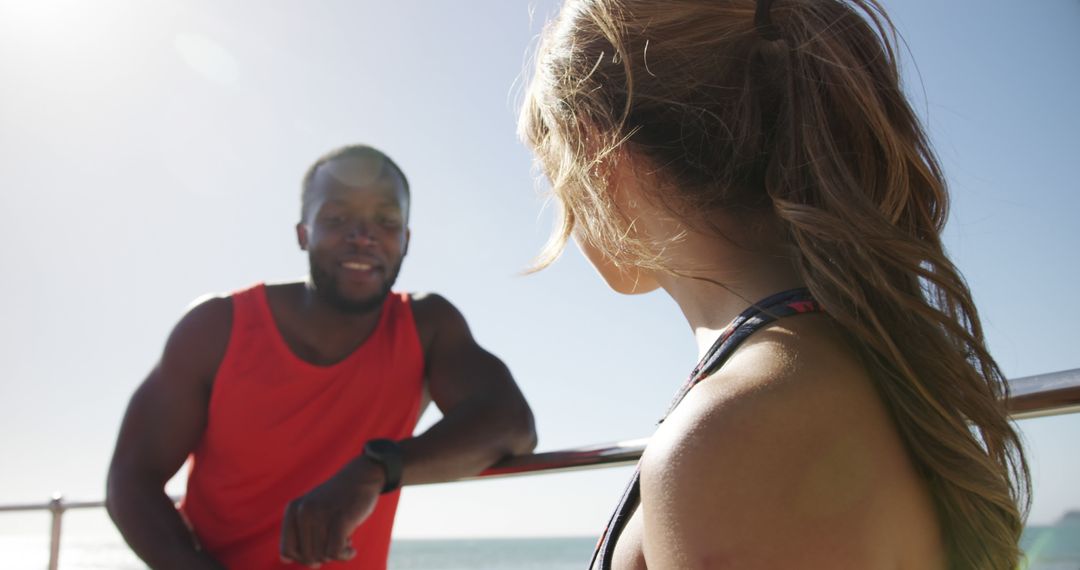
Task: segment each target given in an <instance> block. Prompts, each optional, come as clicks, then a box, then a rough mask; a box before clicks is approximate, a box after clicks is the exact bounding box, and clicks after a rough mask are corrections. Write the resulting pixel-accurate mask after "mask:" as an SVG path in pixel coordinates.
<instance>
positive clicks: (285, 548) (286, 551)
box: [280, 501, 300, 562]
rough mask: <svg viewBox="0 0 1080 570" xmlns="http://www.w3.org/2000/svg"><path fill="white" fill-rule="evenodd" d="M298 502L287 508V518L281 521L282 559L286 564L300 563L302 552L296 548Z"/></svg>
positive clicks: (290, 504)
mask: <svg viewBox="0 0 1080 570" xmlns="http://www.w3.org/2000/svg"><path fill="white" fill-rule="evenodd" d="M296 528H297V526H296V501H293V502H291V503H289V506H287V507H285V518H284V519H282V521H281V545H280V548H281V552H280V554H281V559H282V561H284V562H298V561H299V560H300V552H299V550H297V548H296V546H297V545H296V540H297V536H296Z"/></svg>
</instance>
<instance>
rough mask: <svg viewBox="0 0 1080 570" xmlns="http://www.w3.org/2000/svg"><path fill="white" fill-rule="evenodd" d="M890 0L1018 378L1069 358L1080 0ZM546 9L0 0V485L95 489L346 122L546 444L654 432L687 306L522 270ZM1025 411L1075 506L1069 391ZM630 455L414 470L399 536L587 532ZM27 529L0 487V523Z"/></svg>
mask: <svg viewBox="0 0 1080 570" xmlns="http://www.w3.org/2000/svg"><path fill="white" fill-rule="evenodd" d="M885 5H886V7H887V8H888V9H890V11H891V14H892V16H893V17H894V19H895V20H896V23H897V25H898V27H899V28H900V30H901V32H902V33H903V35H904V37H905V38H906V40H907V42H908V46H909V49H910V53H909V54H907V55H905V57H906V58H908V59H907V64H906V71H907V76H906V77H907V85H908V90H909V92H910V94H911V96H912V97H913V100H914V102H915V106H916V108H917V109H918V111H919V113H920V114H921V115H922V116H923V117H924V118H925V120H926V121H927V124H928V127H929V131H930V133H931V136H932V139H933V141H934V143H935V145H936V147H937V149H938V151H939V152H940V155H941V158H942V160H943V162H944V165H945V168H946V171H947V174H948V176H949V179H950V181H951V184H952V190H953V196H954V198H955V201H954V209H953V211H952V218H951V220H950V223H949V226H948V229H947V243H948V246H949V248H950V251H951V253H952V255H953V257H954V259H955V261H956V262H957V264H958V265H959V267H960V268H961V270H962V271H963V272H964V274H965V275H966V276H967V278H968V280H969V282H970V285H971V287H972V290H973V292H974V295H975V299H976V301H977V303H978V304H979V306H980V308H981V311H982V316H983V318H984V319H985V325H986V328H987V335H988V338H989V342H990V346H991V349H992V350H993V352H994V353H995V354H996V356H997V358H998V359H999V361H1000V363H1001V365H1002V366H1003V368H1004V370H1005V372H1006V374H1008V375H1009V376H1012V377H1017V376H1024V375H1029V374H1036V373H1042V372H1051V371H1057V370H1065V369H1072V368H1078V367H1080V355H1078V352H1077V340H1078V335H1077V334H1076V332H1075V328H1074V327H1075V326H1076V325H1075V323H1077V322H1080V303H1077V302H1076V300H1075V297H1076V292H1075V284H1076V283H1078V282H1080V264H1078V263H1077V256H1076V253H1075V251H1074V250H1075V249H1076V248H1077V246H1078V245H1080V224H1077V223H1076V221H1075V216H1076V212H1078V211H1080V192H1078V191H1077V190H1078V189H1080V188H1078V186H1080V183H1078V182H1077V179H1076V165H1077V159H1078V157H1080V143H1078V142H1077V141H1078V140H1080V139H1078V137H1077V133H1080V110H1078V109H1077V104H1076V101H1077V100H1078V95H1077V94H1078V93H1080V63H1078V60H1077V57H1078V56H1080V2H1078V1H1077V0H1041V1H1039V2H1019V1H1012V2H1003V1H1000V0H949V1H948V2H941V1H940V0H906V1H903V2H901V1H899V0H893V1H886V2H885ZM556 6H557V2H556V1H555V0H532V1H530V2H525V1H522V2H517V1H513V0H483V1H481V0H474V1H471V2H454V3H451V2H436V1H431V0H429V1H421V0H397V1H394V2H372V1H366V0H365V1H345V0H333V1H329V0H328V1H324V2H300V1H298V0H296V1H291V2H290V1H284V0H274V1H267V2H247V3H240V2H212V1H210V0H184V1H180V0H152V1H143V0H98V1H96V2H93V3H90V2H83V1H81V0H0V78H2V79H0V212H2V213H3V218H4V223H3V224H2V225H0V262H2V264H3V267H4V278H3V279H2V280H0V303H2V310H0V315H2V316H0V347H2V348H0V351H2V352H0V355H2V358H0V452H2V457H3V468H2V469H0V504H4V503H22V502H38V501H45V500H46V499H47V498H48V497H49V495H50V494H51V493H52V492H53V491H55V490H62V491H63V492H64V493H65V494H66V495H67V496H68V497H69V498H72V499H86V500H95V499H100V498H102V496H103V493H104V478H105V471H106V467H107V463H108V460H109V456H110V454H111V451H112V445H113V441H114V438H115V435H116V431H117V429H118V427H119V422H120V418H121V415H122V412H123V410H124V407H125V405H126V403H127V399H128V397H129V396H130V394H131V392H132V391H133V390H134V388H135V387H136V385H137V384H138V383H139V382H140V381H141V379H142V378H143V377H144V375H145V374H146V372H147V371H148V370H149V368H150V367H151V366H152V364H153V363H154V361H155V359H156V358H157V356H158V354H159V352H160V349H161V347H162V343H163V341H164V338H165V336H166V334H167V333H168V331H169V330H170V328H171V327H172V325H173V324H174V323H175V322H176V320H177V318H178V317H179V316H180V315H181V314H182V313H183V311H184V308H185V306H186V305H187V304H188V303H189V302H191V301H192V300H193V299H195V298H196V297H197V296H199V295H201V294H203V293H207V292H227V291H230V290H234V289H238V288H241V287H244V286H247V285H249V284H251V283H254V282H256V281H259V280H284V279H291V278H296V277H301V276H303V274H304V272H305V271H306V258H305V256H304V255H303V254H302V253H301V252H300V251H299V250H298V249H297V247H296V244H295V239H294V233H293V229H292V228H293V224H294V223H295V222H296V220H297V217H298V211H299V181H300V178H301V175H302V174H303V172H304V170H305V168H306V167H307V166H308V165H309V164H310V163H311V162H312V161H313V160H314V159H315V158H316V157H317V156H318V155H320V154H322V153H323V152H324V151H326V150H328V149H330V148H332V147H335V146H338V145H341V144H343V143H350V142H367V143H370V144H374V145H376V146H379V147H381V148H383V149H384V150H386V151H387V152H388V153H389V154H390V155H391V156H393V157H394V159H395V160H396V161H397V162H398V163H399V164H400V165H401V166H402V167H403V168H404V169H405V171H406V172H407V173H408V175H409V177H410V180H411V182H412V186H413V196H414V200H413V202H414V210H413V218H412V231H413V241H412V247H411V250H410V252H409V257H408V258H407V259H406V262H405V266H404V270H403V272H402V274H401V278H400V281H399V285H400V287H401V288H402V289H407V290H415V291H424V290H430V291H437V292H439V293H442V294H443V295H445V296H446V297H448V298H449V299H450V300H452V301H453V302H454V303H455V304H457V305H458V306H459V308H461V309H462V311H463V312H464V313H465V315H466V317H467V318H468V319H469V322H470V324H471V326H472V328H473V332H474V333H475V335H476V337H477V338H478V339H479V341H480V342H481V343H482V344H483V345H485V346H486V347H487V348H488V349H490V350H491V351H493V352H494V353H496V354H498V355H499V356H500V357H502V358H503V359H504V360H505V361H506V362H507V363H508V364H509V366H510V367H511V369H512V370H513V371H514V373H515V376H516V378H517V380H518V382H519V384H520V385H521V387H522V389H523V390H524V392H525V394H526V396H527V397H528V398H529V400H530V402H531V404H532V406H533V409H534V411H535V413H536V416H537V423H538V429H539V435H540V448H541V449H542V450H551V449H556V448H564V447H570V446H577V445H584V444H592V443H600V442H606V441H613V440H621V439H631V438H638V437H644V436H647V435H648V434H649V433H650V432H651V431H652V429H653V425H654V423H655V421H656V420H657V419H658V417H659V415H660V414H661V413H662V412H663V411H664V409H665V407H666V405H667V403H668V399H669V397H670V396H671V394H672V393H673V392H674V391H675V390H676V388H677V387H678V386H679V384H680V383H681V382H682V380H683V379H684V378H685V375H686V374H687V373H688V372H689V370H690V368H691V367H692V366H693V364H694V359H695V354H696V350H695V346H694V342H693V339H692V337H691V335H690V331H689V329H688V327H687V326H686V324H685V322H684V321H683V320H682V317H681V315H680V314H679V313H678V311H677V309H676V307H675V305H674V304H673V303H672V302H671V301H670V300H669V299H668V298H666V297H665V296H663V295H662V294H651V295H647V296H644V297H634V298H630V297H619V296H617V295H616V294H614V293H611V292H609V291H608V290H607V289H606V288H605V286H604V285H603V284H602V283H601V282H600V280H599V279H598V278H597V277H596V276H595V275H594V274H593V272H592V270H591V268H589V267H588V265H587V264H586V263H585V262H584V261H583V259H582V258H581V256H580V255H579V254H578V253H577V252H576V251H568V253H567V255H566V256H564V258H563V259H562V260H561V261H560V262H559V263H557V264H556V265H555V266H554V267H552V268H551V269H549V270H547V271H544V272H542V273H540V274H539V275H536V276H531V277H521V276H519V275H518V273H519V271H520V270H521V269H523V268H524V267H526V266H527V265H528V263H529V262H530V260H531V258H532V256H533V255H534V254H535V253H536V252H537V251H538V249H539V247H540V246H541V245H542V243H543V242H544V239H545V238H546V235H547V232H548V230H549V226H550V222H551V220H550V211H547V212H545V211H544V210H543V206H544V200H543V197H542V195H541V191H542V190H543V185H542V184H538V183H537V182H536V177H535V176H534V174H535V173H534V172H533V171H532V169H531V158H530V155H529V153H528V151H527V150H526V149H525V148H524V146H523V145H522V144H521V143H519V142H518V140H517V138H516V135H515V120H516V109H517V102H518V101H519V99H520V91H521V84H522V81H523V79H524V78H525V77H527V76H528V72H527V71H526V69H527V65H528V56H527V53H528V51H529V50H530V49H531V48H532V47H534V46H535V36H536V34H537V33H538V31H539V30H540V27H541V25H542V23H543V21H545V20H546V18H547V16H548V15H549V14H551V13H552V11H553V10H554V9H555V7H556ZM911 58H913V60H914V61H915V62H917V66H915V65H912V64H911ZM1070 252H1073V253H1070ZM432 419H433V418H432V417H430V416H429V417H427V418H426V419H425V422H430V421H431V420H432ZM1021 425H1022V428H1023V431H1024V433H1025V434H1026V436H1027V438H1028V440H1029V442H1030V449H1031V453H1032V454H1033V468H1034V470H1035V483H1036V496H1035V508H1034V510H1033V513H1032V522H1034V523H1047V522H1052V521H1054V520H1056V519H1057V518H1058V517H1059V516H1060V515H1061V514H1062V512H1063V511H1064V510H1066V509H1068V508H1080V488H1078V487H1077V486H1076V485H1075V481H1077V480H1080V459H1078V458H1080V454H1077V453H1076V452H1075V441H1076V440H1077V439H1078V438H1080V416H1071V417H1063V418H1050V419H1042V420H1034V421H1027V422H1023V423H1022V424H1021ZM628 474H629V472H628V469H626V468H620V469H611V470H602V471H589V472H584V473H576V474H563V475H553V476H546V477H530V478H522V479H515V480H504V481H492V482H474V483H464V484H453V485H437V486H431V487H425V488H416V489H409V490H407V491H406V492H405V496H404V499H403V502H402V507H401V511H400V514H399V519H398V527H397V531H398V535H399V536H413V537H418V536H423V537H431V536H507V535H517V536H533V535H579V534H580V535H585V534H595V533H597V532H598V531H599V530H600V528H601V527H602V526H603V524H604V522H605V521H606V516H607V513H608V510H609V509H610V508H611V507H612V506H613V504H614V502H615V501H616V500H617V497H618V495H619V493H620V492H621V490H622V485H623V483H624V481H625V480H626V478H627V476H628ZM175 490H180V489H179V488H176V489H175ZM72 519H73V524H75V525H76V526H79V525H81V527H80V528H82V530H83V531H85V532H92V531H96V530H99V529H101V528H105V527H103V526H102V521H103V520H104V519H103V517H101V516H100V514H98V515H84V514H79V515H77V516H73V517H72ZM80 519H82V520H83V522H82V523H79V522H78V520H80ZM31 520H32V521H33V522H26V521H31ZM39 529H40V532H42V533H44V532H45V531H46V526H45V525H44V519H43V518H33V517H31V518H27V517H22V516H17V515H4V514H0V532H39Z"/></svg>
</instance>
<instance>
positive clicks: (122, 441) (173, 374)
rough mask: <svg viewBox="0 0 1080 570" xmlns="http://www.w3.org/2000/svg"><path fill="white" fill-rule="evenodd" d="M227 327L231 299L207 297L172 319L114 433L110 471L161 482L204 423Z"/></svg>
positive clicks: (194, 441) (174, 468) (181, 460)
mask: <svg viewBox="0 0 1080 570" xmlns="http://www.w3.org/2000/svg"><path fill="white" fill-rule="evenodd" d="M231 328H232V301H231V299H229V298H220V297H217V298H211V299H208V300H206V301H204V302H202V303H200V304H198V305H196V306H195V307H194V308H192V309H191V310H190V311H189V312H188V313H187V314H186V315H185V316H184V317H183V318H182V319H181V320H180V322H179V323H178V324H177V325H176V327H175V328H174V329H173V331H172V333H171V334H170V335H169V339H168V341H167V342H166V345H165V350H164V352H163V354H162V356H161V359H160V361H159V362H158V363H157V364H156V365H155V366H154V369H153V370H152V371H151V372H150V374H149V375H148V376H147V378H146V380H145V381H144V382H143V383H142V385H141V386H139V388H138V389H137V390H136V391H135V394H134V395H133V396H132V398H131V402H130V403H129V404H128V409H127V413H126V414H125V416H124V421H123V424H122V425H121V428H120V435H119V437H118V438H117V443H116V451H115V454H114V455H113V463H112V467H111V469H110V478H112V477H115V476H138V477H143V478H153V479H155V480H160V482H161V483H162V484H164V483H165V481H167V480H168V479H169V478H170V477H172V475H173V474H174V473H176V471H177V470H178V469H179V468H180V466H181V465H183V463H184V461H185V459H186V458H187V456H188V454H189V453H190V452H191V451H192V450H193V449H194V447H195V445H196V444H197V443H198V441H199V438H200V437H201V436H202V433H203V430H204V428H205V426H206V417H207V411H208V410H207V407H208V403H209V398H210V389H211V385H212V382H213V377H214V374H216V372H217V367H218V365H219V364H220V363H221V360H222V358H223V357H224V353H225V349H226V347H227V345H228V340H229V335H230V332H231Z"/></svg>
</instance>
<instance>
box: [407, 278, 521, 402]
mask: <svg viewBox="0 0 1080 570" xmlns="http://www.w3.org/2000/svg"><path fill="white" fill-rule="evenodd" d="M416 303H417V305H418V307H419V310H420V311H421V314H422V315H423V317H422V318H424V319H425V320H426V321H427V323H428V324H429V326H431V327H432V330H433V335H432V339H431V343H430V347H429V348H428V350H427V353H426V354H425V356H426V358H427V361H426V362H425V370H424V374H425V376H426V380H427V386H428V390H429V391H430V393H431V398H432V400H433V401H434V402H435V404H436V405H437V406H439V409H440V410H441V411H442V412H443V413H445V412H446V411H447V410H449V409H451V408H453V407H454V406H456V405H457V404H459V403H460V402H462V401H464V400H466V399H469V398H470V397H472V396H475V395H482V394H492V393H496V392H499V391H506V390H512V391H513V392H515V393H517V387H516V386H515V385H514V382H513V379H512V377H511V375H510V371H509V370H508V369H507V368H506V365H505V364H503V362H502V361H501V360H499V359H498V358H497V357H495V355H493V354H491V353H489V352H488V351H486V350H484V349H483V348H482V347H481V346H480V345H479V344H477V343H476V340H475V339H474V338H473V336H472V332H471V331H470V330H469V325H468V324H467V323H466V322H465V317H464V316H462V314H461V312H459V311H458V310H457V308H456V307H454V306H453V305H452V304H451V303H450V302H449V301H447V300H446V299H444V298H443V297H441V296H439V295H434V294H428V295H424V296H423V297H418V298H417V301H416Z"/></svg>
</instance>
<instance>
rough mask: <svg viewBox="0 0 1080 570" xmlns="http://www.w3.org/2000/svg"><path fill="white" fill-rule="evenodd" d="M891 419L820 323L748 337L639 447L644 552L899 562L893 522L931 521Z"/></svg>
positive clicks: (701, 561) (839, 563) (851, 357)
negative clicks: (642, 447) (641, 453)
mask: <svg viewBox="0 0 1080 570" xmlns="http://www.w3.org/2000/svg"><path fill="white" fill-rule="evenodd" d="M889 417H890V416H889V414H888V412H887V411H886V409H885V407H884V405H883V404H882V403H881V401H880V399H879V398H878V397H877V394H876V391H875V389H874V386H873V383H872V381H871V377H870V374H869V372H868V371H867V369H866V368H865V367H864V366H863V364H862V362H861V360H860V358H859V356H858V354H857V352H856V351H855V350H854V349H853V348H852V347H850V346H849V345H848V343H847V342H846V341H845V340H844V337H843V335H842V334H840V333H839V332H837V331H836V330H835V328H834V327H833V326H832V325H831V324H830V321H829V320H828V319H827V318H825V317H821V316H807V317H798V318H793V319H785V320H783V321H780V322H779V323H778V324H776V325H774V326H771V327H769V328H767V329H765V330H762V331H760V332H758V333H756V334H755V335H754V336H752V337H751V338H750V339H748V340H747V341H746V343H745V344H744V345H743V346H742V347H740V349H739V350H738V351H737V352H736V353H735V354H734V355H733V356H732V357H731V359H730V360H729V361H728V362H727V363H726V364H725V365H724V366H723V367H722V368H721V369H720V370H719V371H718V372H716V373H715V374H713V375H712V376H711V377H710V378H708V379H706V380H704V381H703V382H702V383H700V384H699V385H698V386H696V387H695V388H694V389H693V390H691V392H690V394H689V395H688V396H687V397H686V399H685V400H684V401H683V403H682V404H681V405H680V406H679V407H678V408H677V409H676V410H675V411H674V412H673V413H672V414H671V415H670V416H669V417H668V419H667V420H666V421H665V422H664V424H662V425H661V427H660V429H658V430H657V433H656V434H655V435H654V437H653V439H652V441H651V442H650V444H649V447H648V449H647V450H646V452H645V455H644V456H643V459H642V508H643V509H644V512H643V514H644V516H645V527H646V529H647V533H646V540H645V550H646V556H647V558H649V557H650V554H651V555H652V557H654V558H658V559H665V558H671V562H673V563H675V565H678V566H679V567H685V568H697V567H706V566H708V564H706V562H709V563H711V564H715V565H716V566H719V567H728V566H725V565H724V564H728V565H730V566H731V567H748V568H749V567H759V566H760V567H770V568H771V567H788V566H798V567H804V568H815V567H818V565H819V564H820V565H821V567H826V566H827V567H829V568H875V567H879V566H890V567H896V566H897V565H898V560H899V559H901V558H904V557H905V556H907V555H904V554H901V552H900V551H902V550H903V549H905V548H908V549H910V548H911V547H912V545H911V544H909V543H910V542H911V541H910V540H908V539H907V538H905V537H904V536H902V535H903V533H899V534H900V536H899V539H897V535H896V533H897V532H898V528H897V526H895V525H902V524H909V523H919V524H920V525H921V527H922V528H924V529H925V528H927V526H928V522H927V520H926V518H927V516H929V517H930V520H929V528H931V529H932V528H933V523H934V520H933V509H932V507H930V506H929V505H928V504H927V502H926V499H927V495H926V492H925V490H924V489H922V486H921V484H919V483H918V481H917V480H918V478H917V476H916V475H915V471H914V469H913V467H912V465H911V464H910V461H909V460H908V458H907V454H906V453H905V451H904V446H903V444H902V443H901V441H900V437H899V434H898V433H897V431H896V429H895V428H894V427H893V424H892V422H891V420H890V419H889ZM898 498H903V499H904V501H906V502H907V504H905V503H904V502H903V501H900V500H898ZM912 501H914V503H915V504H912ZM899 528H903V527H902V526H901V527H899ZM654 529H662V530H659V531H657V532H652V531H653V530H654ZM935 536H936V534H935ZM916 538H918V537H916ZM898 540H899V542H898ZM917 541H918V540H916V542H917ZM721 562H723V564H721ZM650 565H651V564H650Z"/></svg>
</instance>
